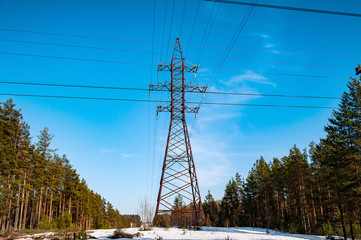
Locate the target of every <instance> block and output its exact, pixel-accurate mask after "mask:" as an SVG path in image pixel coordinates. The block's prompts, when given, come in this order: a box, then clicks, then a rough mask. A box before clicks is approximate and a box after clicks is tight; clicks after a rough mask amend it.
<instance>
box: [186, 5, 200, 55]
mask: <svg viewBox="0 0 361 240" xmlns="http://www.w3.org/2000/svg"><path fill="white" fill-rule="evenodd" d="M201 1H202V0H198V6H197V11H196V16H195V17H194V21H193V26H192V30H191V35H190V37H189V40H188V45H187V51H186V55H187V54H188V50H189V44H190V43H191V40H192V36H193V31H194V27H195V25H196V22H197V17H198V12H199V7H200V5H201Z"/></svg>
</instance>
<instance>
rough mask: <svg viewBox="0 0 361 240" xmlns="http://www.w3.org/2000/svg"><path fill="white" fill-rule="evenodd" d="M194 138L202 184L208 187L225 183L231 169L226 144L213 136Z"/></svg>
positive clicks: (198, 172) (193, 145)
mask: <svg viewBox="0 0 361 240" xmlns="http://www.w3.org/2000/svg"><path fill="white" fill-rule="evenodd" d="M192 140H193V141H192V148H193V151H194V154H195V156H194V157H195V159H196V165H197V166H196V168H197V175H198V178H199V183H200V186H201V187H205V188H208V187H211V186H217V185H220V184H223V182H224V181H225V180H226V179H228V177H229V172H230V170H231V163H230V161H229V159H228V157H227V155H226V154H225V153H224V152H225V151H224V150H223V149H224V146H225V144H224V143H222V142H220V141H218V140H215V139H213V138H212V137H206V138H203V137H202V138H201V139H199V138H193V139H192Z"/></svg>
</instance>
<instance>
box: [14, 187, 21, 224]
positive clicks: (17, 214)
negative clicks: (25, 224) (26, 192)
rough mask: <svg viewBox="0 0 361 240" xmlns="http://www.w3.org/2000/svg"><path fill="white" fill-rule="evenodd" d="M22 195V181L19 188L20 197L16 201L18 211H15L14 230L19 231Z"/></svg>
mask: <svg viewBox="0 0 361 240" xmlns="http://www.w3.org/2000/svg"><path fill="white" fill-rule="evenodd" d="M20 195H21V181H19V187H18V197H17V199H16V211H15V222H14V229H15V230H17V229H18V223H19V213H20Z"/></svg>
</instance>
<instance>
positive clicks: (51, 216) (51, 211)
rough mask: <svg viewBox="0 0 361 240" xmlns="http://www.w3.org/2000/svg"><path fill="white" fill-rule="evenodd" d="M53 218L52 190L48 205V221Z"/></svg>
mask: <svg viewBox="0 0 361 240" xmlns="http://www.w3.org/2000/svg"><path fill="white" fill-rule="evenodd" d="M52 218H53V191H51V194H50V206H49V221H50V222H51V221H52Z"/></svg>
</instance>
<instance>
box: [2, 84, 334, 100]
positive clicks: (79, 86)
mask: <svg viewBox="0 0 361 240" xmlns="http://www.w3.org/2000/svg"><path fill="white" fill-rule="evenodd" d="M0 84H11V85H29V86H46V87H70V88H89V89H107V90H130V91H149V89H147V88H134V87H114V86H92V85H74V84H55V83H31V82H10V81H0ZM154 91H164V92H168V91H167V90H154ZM185 92H189V93H198V92H192V91H185ZM207 94H217V95H238V96H257V97H282V98H311V99H341V98H340V97H327V96H300V95H282V94H262V93H240V92H218V91H209V92H207Z"/></svg>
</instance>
